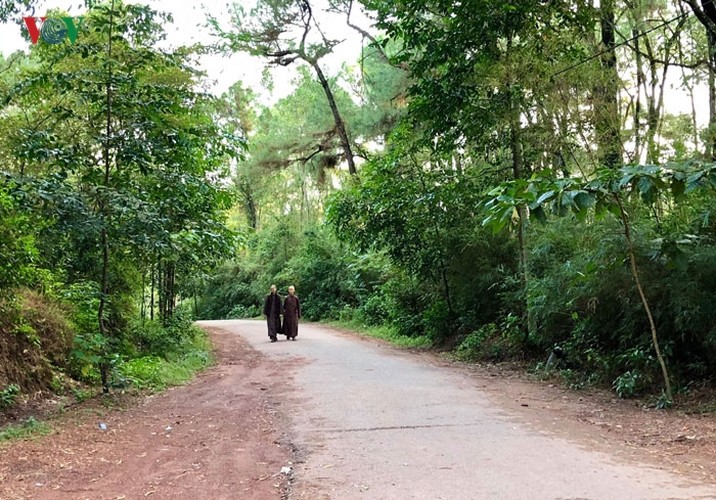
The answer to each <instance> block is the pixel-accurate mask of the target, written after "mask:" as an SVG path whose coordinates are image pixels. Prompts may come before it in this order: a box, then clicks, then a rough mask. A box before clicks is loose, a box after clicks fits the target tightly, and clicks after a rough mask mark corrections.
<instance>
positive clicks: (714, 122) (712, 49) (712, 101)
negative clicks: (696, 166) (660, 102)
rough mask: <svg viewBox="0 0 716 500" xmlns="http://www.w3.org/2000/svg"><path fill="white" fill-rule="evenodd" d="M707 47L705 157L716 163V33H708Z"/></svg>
mask: <svg viewBox="0 0 716 500" xmlns="http://www.w3.org/2000/svg"><path fill="white" fill-rule="evenodd" d="M708 47H709V68H708V71H709V128H708V130H709V132H708V136H707V137H706V144H705V147H706V157H707V158H710V159H711V160H715V161H716V33H715V32H713V31H711V30H709V32H708Z"/></svg>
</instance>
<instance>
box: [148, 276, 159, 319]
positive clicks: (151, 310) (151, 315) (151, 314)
mask: <svg viewBox="0 0 716 500" xmlns="http://www.w3.org/2000/svg"><path fill="white" fill-rule="evenodd" d="M156 269H157V267H156V264H155V263H154V262H152V271H151V273H152V276H151V280H152V290H151V293H150V294H149V320H150V321H154V288H155V286H154V285H155V283H156V278H157V275H156Z"/></svg>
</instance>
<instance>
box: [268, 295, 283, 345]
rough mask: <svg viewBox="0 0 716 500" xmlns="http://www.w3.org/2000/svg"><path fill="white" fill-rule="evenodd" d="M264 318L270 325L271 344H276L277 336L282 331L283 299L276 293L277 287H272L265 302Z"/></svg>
mask: <svg viewBox="0 0 716 500" xmlns="http://www.w3.org/2000/svg"><path fill="white" fill-rule="evenodd" d="M264 316H266V324H267V325H268V336H269V338H270V339H271V342H276V340H278V339H277V338H276V335H277V334H278V332H279V331H280V330H281V297H279V295H278V293H276V285H271V290H270V293H269V294H268V295H267V296H266V300H265V301H264Z"/></svg>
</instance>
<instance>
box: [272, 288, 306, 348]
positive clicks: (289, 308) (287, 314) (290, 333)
mask: <svg viewBox="0 0 716 500" xmlns="http://www.w3.org/2000/svg"><path fill="white" fill-rule="evenodd" d="M282 314H283V325H282V324H281V315H282ZM264 316H266V323H267V325H268V336H269V338H270V339H271V342H276V340H278V334H279V333H282V334H284V335H285V336H286V338H287V339H289V340H296V337H297V336H298V320H299V319H300V318H301V303H300V302H299V300H298V297H297V296H296V289H295V288H294V287H293V286H290V287H288V295H287V296H286V298H285V299H284V300H283V301H281V296H280V295H279V294H278V292H277V291H276V285H271V288H270V292H269V294H268V295H267V296H266V300H265V301H264Z"/></svg>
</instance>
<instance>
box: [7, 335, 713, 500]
mask: <svg viewBox="0 0 716 500" xmlns="http://www.w3.org/2000/svg"><path fill="white" fill-rule="evenodd" d="M210 334H211V337H212V340H213V342H214V346H215V351H216V358H217V364H216V366H214V367H212V368H210V369H208V370H207V371H206V372H204V373H202V374H200V375H199V376H198V377H197V379H196V380H194V381H193V382H191V383H190V384H188V385H187V386H185V387H180V388H175V389H172V390H169V391H167V392H166V393H164V394H161V395H156V396H150V397H147V398H142V399H138V398H136V397H134V398H126V397H125V398H121V397H116V398H110V399H108V400H102V399H100V398H98V399H95V400H92V401H90V402H85V403H82V404H80V405H77V406H73V407H71V408H69V409H67V410H66V411H65V412H63V413H61V414H59V415H55V416H54V417H52V418H51V420H50V423H51V425H52V427H53V428H54V430H55V432H54V433H53V434H52V435H50V436H47V437H44V438H39V439H35V440H28V441H17V442H13V443H9V444H4V445H0V499H2V500H15V499H30V498H33V499H40V500H44V499H72V500H75V499H92V500H95V499H113V500H120V499H126V500H129V499H137V498H161V499H165V498H171V499H191V500H203V499H212V500H213V499H235V498H241V499H242V500H243V499H256V500H263V499H279V498H281V499H287V498H293V497H295V496H297V495H299V494H300V491H298V490H300V489H301V488H297V489H296V490H295V491H293V494H292V493H291V487H292V479H291V476H287V475H283V474H281V472H280V471H281V467H283V466H287V465H291V461H294V462H300V461H301V459H300V453H301V450H296V449H294V447H293V446H292V445H291V439H290V429H289V428H288V422H289V420H288V419H287V418H286V416H285V415H284V414H283V410H282V402H284V403H285V402H286V401H287V400H288V398H289V395H290V394H289V393H288V391H289V390H290V383H291V382H290V376H289V375H288V374H290V372H291V366H286V363H287V362H286V361H283V362H282V364H280V365H279V364H278V363H277V362H275V361H272V360H271V359H269V358H267V357H265V356H264V355H262V354H261V353H259V352H257V351H254V350H252V349H251V348H250V347H249V345H248V344H247V343H246V342H245V341H244V340H242V339H241V338H240V337H238V336H235V335H231V334H228V333H226V332H223V331H221V330H218V329H217V330H212V331H210ZM359 338H360V337H359ZM364 340H365V341H370V342H377V341H375V340H366V339H365V338H364ZM401 355H404V356H410V357H412V358H414V359H416V360H417V359H419V360H421V361H422V362H425V363H433V364H437V365H443V366H446V365H447V366H452V367H453V368H454V369H458V370H463V371H464V372H465V373H466V375H469V376H471V377H474V380H475V384H476V385H477V386H478V387H480V388H481V389H482V390H483V391H485V393H486V394H488V396H489V397H490V398H491V399H493V401H494V402H495V404H496V405H498V406H500V407H502V408H505V409H506V410H508V411H510V412H511V413H514V414H516V415H519V416H520V417H521V418H523V419H524V421H525V422H528V423H530V424H531V425H534V426H535V427H536V428H549V429H550V430H552V431H554V430H555V429H556V430H557V431H558V432H559V433H562V434H564V435H565V436H566V437H569V438H571V439H577V440H579V441H580V442H582V443H584V444H585V446H588V447H590V448H596V449H601V450H604V451H607V452H610V453H613V454H622V453H624V452H623V450H624V449H625V448H626V449H627V450H628V451H627V454H629V455H631V456H633V457H634V458H637V459H639V460H646V461H650V462H654V463H657V464H660V465H667V466H668V468H669V469H671V470H674V471H675V472H677V473H680V474H683V475H686V476H691V477H694V478H695V479H700V480H704V481H707V482H709V481H710V482H714V481H716V416H715V415H714V413H706V414H703V415H701V414H691V413H687V412H686V411H685V410H684V408H679V409H677V410H670V411H659V410H655V409H652V408H646V407H644V405H643V403H640V402H638V401H624V400H619V399H617V398H615V397H614V395H613V394H611V393H608V392H605V391H571V390H568V389H565V388H563V387H561V386H560V385H559V384H557V383H550V382H549V381H547V382H545V381H533V380H529V379H528V377H527V376H526V375H524V374H523V373H522V372H520V371H519V370H515V369H511V368H509V367H507V368H505V367H500V366H490V365H488V366H483V365H466V364H463V363H455V362H452V361H449V360H446V359H444V358H441V357H440V356H439V355H437V354H435V353H429V352H428V353H425V352H406V351H403V352H402V353H401ZM295 362H298V361H294V362H288V363H289V364H290V363H295ZM103 401H104V403H105V405H106V404H107V403H109V407H107V406H105V405H103V404H102V403H103ZM100 422H102V423H105V424H106V425H107V430H106V431H103V430H100V429H99V423H100ZM299 496H300V495H299Z"/></svg>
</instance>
